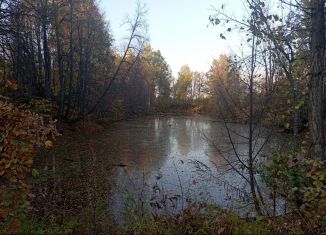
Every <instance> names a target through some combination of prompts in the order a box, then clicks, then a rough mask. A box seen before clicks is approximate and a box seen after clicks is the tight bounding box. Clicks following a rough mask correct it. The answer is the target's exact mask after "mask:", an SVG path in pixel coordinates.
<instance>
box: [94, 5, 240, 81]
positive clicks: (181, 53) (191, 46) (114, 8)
mask: <svg viewBox="0 0 326 235" xmlns="http://www.w3.org/2000/svg"><path fill="white" fill-rule="evenodd" d="M222 2H224V4H225V5H226V6H227V9H228V11H229V12H232V13H234V14H236V15H240V16H241V9H242V5H243V4H242V1H241V0H229V1H225V0H224V1H216V0H215V1H214V0H143V1H142V3H144V4H145V5H146V9H147V12H148V14H147V22H148V24H149V36H150V43H151V45H152V47H153V48H154V49H156V50H160V51H161V53H162V55H163V56H164V57H165V59H166V61H167V62H168V64H169V65H170V66H171V69H172V72H173V74H174V75H177V73H178V71H179V69H180V67H181V66H182V65H184V64H188V65H189V66H190V68H191V69H192V70H193V71H203V72H206V71H208V69H209V66H210V64H211V62H212V60H213V58H217V57H218V56H219V55H220V54H221V53H228V52H229V51H230V48H232V49H234V47H235V45H239V39H236V37H228V39H227V40H222V39H220V37H219V35H220V33H222V32H223V29H222V28H221V27H213V26H212V25H209V16H210V15H211V14H212V13H213V12H214V11H213V8H214V7H216V8H220V7H221V5H222ZM136 5H137V3H136V0H101V1H100V7H101V9H102V11H103V12H104V13H105V16H106V17H107V19H108V21H109V22H110V28H111V31H112V32H113V35H114V38H115V39H116V42H117V43H118V42H120V43H121V41H122V38H123V36H126V35H128V32H127V29H126V28H125V27H123V26H122V23H123V22H124V20H125V19H126V16H127V15H130V16H132V15H133V13H134V11H135V9H136ZM116 46H121V44H120V45H119V44H117V45H116Z"/></svg>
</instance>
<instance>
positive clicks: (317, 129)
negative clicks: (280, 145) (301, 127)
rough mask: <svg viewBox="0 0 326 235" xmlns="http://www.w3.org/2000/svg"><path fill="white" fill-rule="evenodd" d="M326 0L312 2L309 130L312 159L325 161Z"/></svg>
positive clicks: (313, 0)
mask: <svg viewBox="0 0 326 235" xmlns="http://www.w3.org/2000/svg"><path fill="white" fill-rule="evenodd" d="M324 6H325V0H312V1H311V57H312V58H311V63H312V65H311V80H310V95H309V103H310V115H309V129H310V135H311V142H312V149H311V150H312V151H311V154H312V157H313V158H322V159H325V153H324V152H325V141H324V128H323V102H322V101H323V84H324V83H323V79H324V76H323V69H324V58H325V15H324V14H325V10H324Z"/></svg>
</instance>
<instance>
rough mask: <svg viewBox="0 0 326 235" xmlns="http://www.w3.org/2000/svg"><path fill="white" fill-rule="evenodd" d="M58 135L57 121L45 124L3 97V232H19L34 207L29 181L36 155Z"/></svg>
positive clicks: (0, 99)
mask: <svg viewBox="0 0 326 235" xmlns="http://www.w3.org/2000/svg"><path fill="white" fill-rule="evenodd" d="M57 135H58V133H57V131H56V128H55V122H54V121H48V122H45V121H44V118H43V117H42V116H40V115H38V114H36V113H33V112H30V111H28V110H26V109H25V107H24V106H20V105H18V106H16V105H14V104H13V103H11V102H10V101H9V100H8V99H6V98H4V97H0V155H1V159H0V178H1V180H0V223H1V224H4V225H5V228H4V227H1V226H0V231H1V229H5V231H6V230H8V231H9V232H10V233H15V232H18V231H19V228H20V220H19V217H21V216H23V215H24V214H25V213H26V211H27V210H28V209H29V208H30V206H29V199H30V198H31V197H33V195H32V194H31V191H30V187H29V186H28V185H27V184H26V181H25V178H26V176H27V174H28V173H29V172H30V171H31V167H32V164H33V154H34V152H35V151H36V149H37V148H38V147H41V146H45V147H51V146H52V140H53V139H54V138H55V136H57ZM34 173H35V172H34Z"/></svg>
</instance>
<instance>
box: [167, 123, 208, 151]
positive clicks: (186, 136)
mask: <svg viewBox="0 0 326 235" xmlns="http://www.w3.org/2000/svg"><path fill="white" fill-rule="evenodd" d="M173 123H174V128H175V129H177V130H176V131H175V132H174V133H175V135H174V137H175V141H176V145H177V149H178V152H179V153H180V154H181V155H182V156H187V155H189V153H190V152H191V151H197V150H199V149H202V148H203V144H205V141H204V140H203V134H207V131H208V130H209V129H210V123H209V121H205V120H202V119H200V118H174V119H173Z"/></svg>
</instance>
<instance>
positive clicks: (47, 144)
mask: <svg viewBox="0 0 326 235" xmlns="http://www.w3.org/2000/svg"><path fill="white" fill-rule="evenodd" d="M44 145H45V148H47V149H49V148H52V147H53V142H52V141H51V140H47V141H45V143H44Z"/></svg>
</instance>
